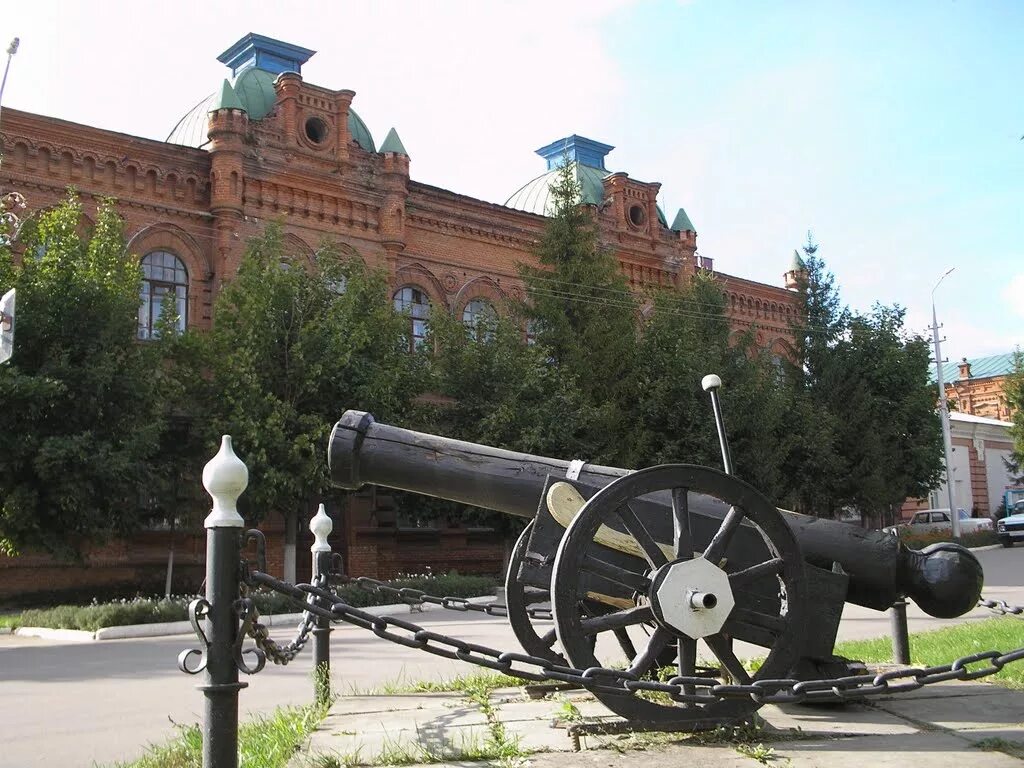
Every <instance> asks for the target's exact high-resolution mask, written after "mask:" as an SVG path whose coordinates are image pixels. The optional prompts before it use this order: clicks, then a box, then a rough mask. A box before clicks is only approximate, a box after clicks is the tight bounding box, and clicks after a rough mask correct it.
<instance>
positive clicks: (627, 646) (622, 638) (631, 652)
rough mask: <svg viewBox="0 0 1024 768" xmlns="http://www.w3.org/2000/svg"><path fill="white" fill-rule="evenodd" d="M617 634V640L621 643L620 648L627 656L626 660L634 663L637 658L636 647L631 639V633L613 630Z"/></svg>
mask: <svg viewBox="0 0 1024 768" xmlns="http://www.w3.org/2000/svg"><path fill="white" fill-rule="evenodd" d="M613 632H614V633H615V639H616V640H618V641H619V648H621V649H622V652H623V653H624V654H626V658H627V659H629V660H630V661H632V660H633V659H634V658H636V646H635V645H633V640H632V638H630V636H629V633H628V632H627V631H626V630H624V629H616V630H613Z"/></svg>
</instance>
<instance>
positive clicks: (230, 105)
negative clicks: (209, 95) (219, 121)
mask: <svg viewBox="0 0 1024 768" xmlns="http://www.w3.org/2000/svg"><path fill="white" fill-rule="evenodd" d="M217 109H242V110H244V109H245V107H244V106H243V105H242V102H241V100H239V98H238V94H237V93H235V89H234V88H232V87H231V83H229V82H228V80H227V78H224V84H223V85H221V87H220V93H217V94H215V98H214V100H213V102H212V103H211V104H210V112H213V111H214V110H217Z"/></svg>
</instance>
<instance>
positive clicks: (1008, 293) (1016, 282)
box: [1003, 272, 1024, 317]
mask: <svg viewBox="0 0 1024 768" xmlns="http://www.w3.org/2000/svg"><path fill="white" fill-rule="evenodd" d="M1003 301H1005V302H1006V306H1007V308H1008V309H1009V310H1010V311H1011V312H1013V313H1014V314H1015V315H1017V316H1018V317H1024V272H1019V273H1017V274H1016V275H1014V276H1013V277H1011V278H1010V279H1009V281H1008V282H1007V283H1006V287H1005V288H1003Z"/></svg>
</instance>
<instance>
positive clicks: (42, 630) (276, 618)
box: [0, 595, 494, 643]
mask: <svg viewBox="0 0 1024 768" xmlns="http://www.w3.org/2000/svg"><path fill="white" fill-rule="evenodd" d="M493 601H494V596H493V595H485V596H484V597H471V598H469V602H471V603H476V604H480V603H485V604H486V603H490V602H493ZM432 608H433V606H431V605H424V606H422V607H421V606H411V605H409V604H408V603H394V604H392V605H374V606H370V607H368V608H361V609H360V610H362V611H365V612H366V613H369V614H372V615H373V616H390V615H392V614H395V613H398V612H400V611H401V610H402V609H405V610H406V611H408V612H409V613H419V612H425V611H429V610H431V609H432ZM303 615H304V614H302V613H278V614H271V615H269V616H261V617H260V620H261V623H262V624H263V625H264V626H267V627H281V626H285V625H290V626H297V625H298V624H299V623H300V622H301V621H302V617H303ZM11 633H12V632H11V629H10V627H3V628H0V634H11ZM13 634H15V635H18V636H19V637H38V638H41V639H43V640H64V641H70V642H76V643H89V642H92V641H94V640H131V639H136V638H141V637H172V636H174V635H191V634H192V622H190V621H167V622H162V623H157V624H126V625H124V626H121V627H101V628H100V629H97V630H96V631H95V632H89V631H88V630H84V629H52V628H50V627H18V628H17V629H15V630H14V631H13Z"/></svg>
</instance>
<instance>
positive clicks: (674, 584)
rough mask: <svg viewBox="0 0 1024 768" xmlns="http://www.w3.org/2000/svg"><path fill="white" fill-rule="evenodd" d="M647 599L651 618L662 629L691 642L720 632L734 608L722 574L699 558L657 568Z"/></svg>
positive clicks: (726, 577) (727, 583)
mask: <svg viewBox="0 0 1024 768" xmlns="http://www.w3.org/2000/svg"><path fill="white" fill-rule="evenodd" d="M650 598H651V608H652V609H653V611H654V616H655V618H657V620H658V621H659V622H660V623H661V624H662V625H664V626H665V628H666V629H669V630H671V631H672V632H674V633H675V634H677V635H685V636H686V637H691V638H693V639H695V640H696V639H697V638H699V637H706V636H707V635H714V634H716V633H718V632H720V631H721V629H722V626H723V625H724V624H725V621H726V619H728V618H729V614H730V613H731V612H732V609H733V606H735V605H736V600H735V598H734V597H733V594H732V588H731V587H730V586H729V577H728V576H727V575H726V573H725V571H723V570H722V569H720V568H718V567H716V566H714V565H712V564H711V563H709V562H708V561H707V560H705V559H704V558H703V557H695V558H693V559H692V560H673V561H672V562H671V563H667V564H666V565H664V566H662V567H661V568H659V569H658V571H657V573H655V575H654V578H653V579H652V581H651V591H650Z"/></svg>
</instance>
